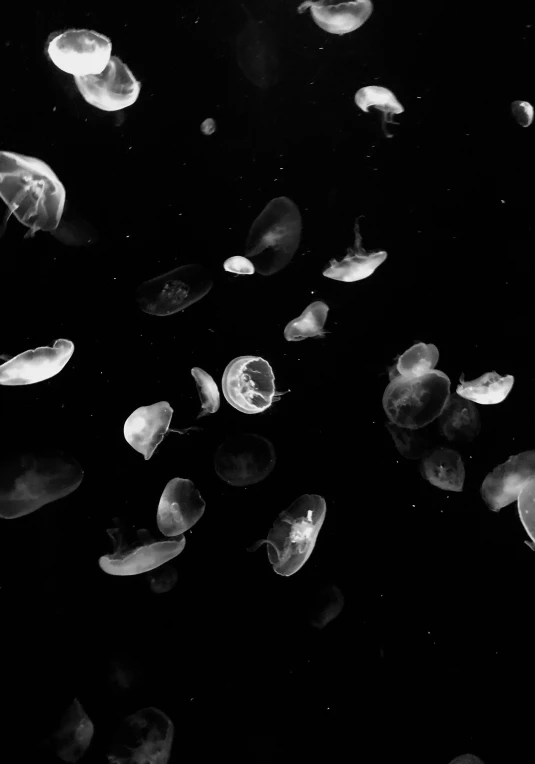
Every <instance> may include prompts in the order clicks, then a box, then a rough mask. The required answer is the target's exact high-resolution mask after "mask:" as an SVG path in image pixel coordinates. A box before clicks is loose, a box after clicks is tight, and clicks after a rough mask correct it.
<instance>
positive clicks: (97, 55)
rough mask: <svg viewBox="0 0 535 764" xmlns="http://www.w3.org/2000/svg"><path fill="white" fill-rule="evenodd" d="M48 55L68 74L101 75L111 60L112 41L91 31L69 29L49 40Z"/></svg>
mask: <svg viewBox="0 0 535 764" xmlns="http://www.w3.org/2000/svg"><path fill="white" fill-rule="evenodd" d="M47 54H48V56H49V58H50V60H51V61H52V63H53V64H55V65H56V66H57V67H58V69H61V71H62V72H66V73H67V74H74V75H78V76H85V75H88V74H100V73H101V72H103V71H104V69H105V68H106V66H107V65H108V62H109V60H110V56H111V40H110V39H108V38H107V37H105V36H104V35H103V34H99V33H98V32H94V31H93V30H91V29H68V30H67V31H66V32H63V33H62V34H59V35H55V36H54V37H52V38H51V39H49V42H48V46H47Z"/></svg>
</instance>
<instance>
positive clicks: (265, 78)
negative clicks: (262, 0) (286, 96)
mask: <svg viewBox="0 0 535 764" xmlns="http://www.w3.org/2000/svg"><path fill="white" fill-rule="evenodd" d="M242 8H243V10H244V11H245V13H246V14H247V18H248V21H247V23H246V25H245V26H244V28H243V29H242V30H241V32H240V33H239V34H238V36H237V38H236V60H237V62H238V66H239V67H240V69H241V71H242V73H243V74H244V75H245V77H246V78H247V79H248V80H249V82H250V83H251V84H252V85H255V86H256V87H257V88H260V89H261V90H267V88H269V87H271V86H273V85H275V84H276V83H277V82H278V80H279V77H280V60H279V54H278V47H277V41H276V39H275V37H274V35H273V33H272V32H271V29H270V28H269V26H268V25H267V24H266V22H265V21H264V20H263V19H260V20H259V21H257V20H256V19H255V18H253V16H252V15H251V13H250V11H249V9H248V8H247V7H246V6H245V5H243V4H242Z"/></svg>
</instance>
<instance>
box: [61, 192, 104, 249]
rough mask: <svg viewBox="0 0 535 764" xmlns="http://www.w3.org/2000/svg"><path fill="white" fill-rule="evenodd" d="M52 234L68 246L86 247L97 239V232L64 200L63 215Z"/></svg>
mask: <svg viewBox="0 0 535 764" xmlns="http://www.w3.org/2000/svg"><path fill="white" fill-rule="evenodd" d="M50 233H51V234H52V236H53V237H54V238H55V239H57V240H58V241H59V242H61V243H62V244H65V245H66V246H68V247H87V246H89V245H90V244H95V243H96V242H97V241H98V232H97V231H96V229H95V228H94V227H93V226H92V225H91V223H89V222H88V221H87V220H84V218H82V217H80V215H78V213H77V212H76V211H75V210H74V209H73V207H72V205H70V204H68V202H67V201H65V207H64V209H63V215H62V216H61V220H60V222H59V225H58V227H57V228H55V229H54V230H53V231H50Z"/></svg>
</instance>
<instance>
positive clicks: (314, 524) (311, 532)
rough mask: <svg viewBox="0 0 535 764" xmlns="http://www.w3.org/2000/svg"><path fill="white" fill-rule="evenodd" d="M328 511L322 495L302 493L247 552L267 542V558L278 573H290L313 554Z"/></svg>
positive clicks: (283, 574) (300, 566)
mask: <svg viewBox="0 0 535 764" xmlns="http://www.w3.org/2000/svg"><path fill="white" fill-rule="evenodd" d="M326 512H327V505H326V504H325V499H324V498H323V497H322V496H318V495H317V494H305V495H304V496H300V497H299V498H298V499H296V500H295V501H294V503H293V504H292V505H291V506H290V507H288V509H286V510H284V512H281V513H280V515H279V517H278V519H277V521H276V522H275V523H274V525H273V527H272V528H271V530H270V531H269V533H268V536H267V539H262V540H261V541H257V542H256V544H254V545H253V546H252V547H250V548H249V549H248V550H247V551H250V552H254V551H256V550H257V549H258V548H259V547H260V546H262V544H267V551H268V558H269V561H270V563H271V565H272V567H273V570H274V571H275V573H277V574H278V575H279V576H291V575H293V574H294V573H297V571H298V570H300V569H301V568H302V567H303V565H304V564H305V562H306V561H307V560H308V558H309V557H310V555H311V554H312V551H313V549H314V546H315V545H316V541H317V538H318V533H319V532H320V530H321V526H322V525H323V522H324V520H325V513H326Z"/></svg>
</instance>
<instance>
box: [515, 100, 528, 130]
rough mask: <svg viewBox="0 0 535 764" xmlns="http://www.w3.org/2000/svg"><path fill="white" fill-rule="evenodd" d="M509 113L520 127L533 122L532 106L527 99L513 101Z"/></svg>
mask: <svg viewBox="0 0 535 764" xmlns="http://www.w3.org/2000/svg"><path fill="white" fill-rule="evenodd" d="M511 114H512V115H513V117H514V119H515V120H516V121H517V122H518V124H519V125H520V126H521V127H529V126H530V125H531V123H532V122H533V106H532V105H531V104H530V103H529V101H513V103H512V104H511Z"/></svg>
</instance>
